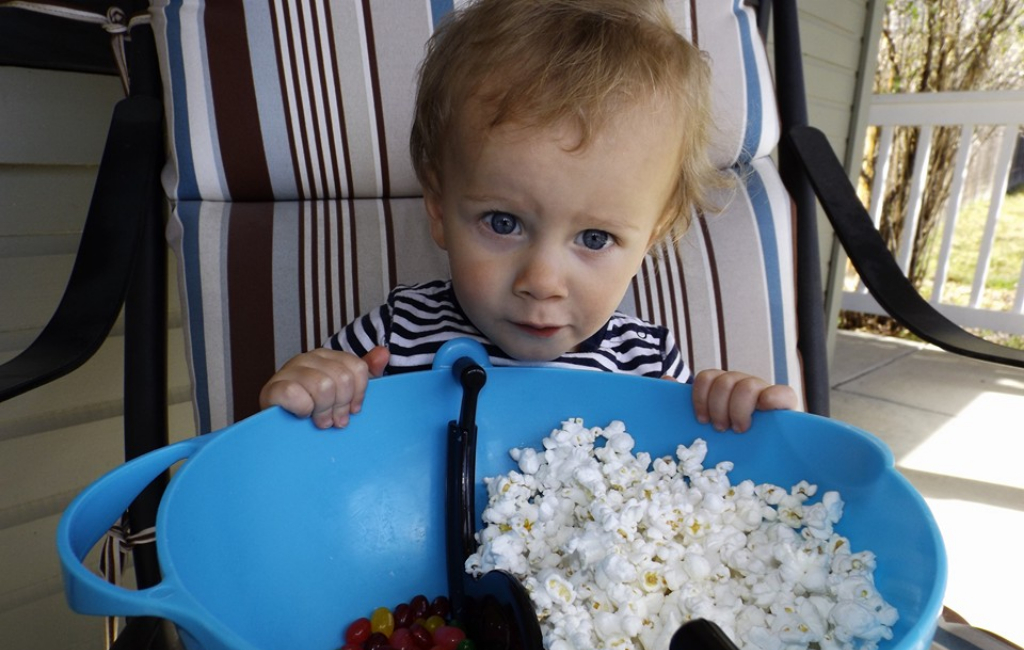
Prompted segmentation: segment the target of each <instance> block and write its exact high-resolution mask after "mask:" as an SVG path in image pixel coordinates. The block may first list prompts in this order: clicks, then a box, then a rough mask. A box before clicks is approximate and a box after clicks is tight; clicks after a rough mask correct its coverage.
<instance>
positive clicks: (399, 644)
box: [388, 627, 418, 650]
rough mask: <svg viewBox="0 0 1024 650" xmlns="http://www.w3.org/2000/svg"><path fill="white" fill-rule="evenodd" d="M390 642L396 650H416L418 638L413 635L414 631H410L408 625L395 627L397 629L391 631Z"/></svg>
mask: <svg viewBox="0 0 1024 650" xmlns="http://www.w3.org/2000/svg"><path fill="white" fill-rule="evenodd" d="M388 643H389V644H391V646H392V647H393V648H396V650H416V648H417V647H418V646H417V645H416V640H415V639H414V638H413V637H412V633H411V632H409V628H407V627H399V628H395V631H394V632H392V633H391V637H390V638H389V639H388Z"/></svg>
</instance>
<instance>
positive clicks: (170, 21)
mask: <svg viewBox="0 0 1024 650" xmlns="http://www.w3.org/2000/svg"><path fill="white" fill-rule="evenodd" d="M181 5H182V3H181V2H180V1H179V2H171V3H169V4H168V5H167V8H166V9H165V10H164V12H165V16H166V17H167V59H168V67H169V68H170V76H171V79H170V84H171V95H172V102H173V103H174V107H173V113H174V145H173V146H174V150H175V155H176V158H177V161H178V187H177V188H176V196H177V197H178V198H191V197H196V196H199V187H198V185H197V183H196V169H195V163H194V162H193V160H192V140H191V134H190V132H189V126H188V89H187V86H186V85H185V58H184V55H183V53H182V50H181V47H182V43H181Z"/></svg>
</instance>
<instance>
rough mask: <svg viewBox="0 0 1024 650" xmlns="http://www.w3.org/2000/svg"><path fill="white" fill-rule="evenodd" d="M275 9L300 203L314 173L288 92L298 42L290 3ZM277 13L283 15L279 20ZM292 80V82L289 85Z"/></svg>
mask: <svg viewBox="0 0 1024 650" xmlns="http://www.w3.org/2000/svg"><path fill="white" fill-rule="evenodd" d="M274 5H275V7H276V8H277V9H276V10H275V11H271V12H270V18H271V22H272V23H273V25H274V50H275V51H276V52H277V71H278V78H279V80H280V84H281V101H282V103H283V104H284V112H285V120H284V122H285V125H286V126H287V129H288V142H289V143H291V148H292V166H293V170H294V173H295V188H296V194H297V196H298V197H299V199H305V198H308V196H309V192H308V187H307V184H306V182H304V181H303V176H304V175H305V176H306V177H309V176H310V175H311V174H312V170H311V169H310V168H309V160H308V158H307V157H306V156H304V155H301V154H300V150H299V147H298V146H297V145H299V144H300V143H302V142H304V141H305V139H306V125H305V122H304V121H303V120H301V119H299V120H296V119H295V111H296V109H295V105H297V104H298V103H299V101H298V99H297V98H296V97H294V96H293V95H292V94H291V93H289V92H288V91H287V89H288V86H289V85H291V86H293V87H295V86H298V76H297V72H296V70H295V67H294V65H293V62H294V61H295V42H294V39H293V38H292V34H291V30H290V29H288V25H289V23H290V22H291V20H290V18H289V14H290V3H289V2H287V1H286V0H282V1H281V2H277V3H274ZM278 12H281V14H282V15H281V16H280V20H279V16H278ZM282 22H283V24H282ZM289 80H291V81H290V84H289ZM296 121H297V122H298V125H297V126H298V131H299V132H298V133H296V124H295V122H296ZM303 172H305V174H303ZM300 241H301V239H300ZM303 331H305V330H303Z"/></svg>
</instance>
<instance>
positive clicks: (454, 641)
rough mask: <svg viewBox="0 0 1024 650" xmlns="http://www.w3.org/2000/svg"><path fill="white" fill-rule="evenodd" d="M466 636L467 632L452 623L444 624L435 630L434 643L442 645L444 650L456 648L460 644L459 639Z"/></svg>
mask: <svg viewBox="0 0 1024 650" xmlns="http://www.w3.org/2000/svg"><path fill="white" fill-rule="evenodd" d="M465 638H466V633H465V632H463V631H462V630H460V629H459V628H457V627H452V626H451V625H442V626H441V627H439V628H437V629H436V630H434V643H436V644H437V645H439V646H441V647H442V648H443V649H444V650H455V648H456V646H458V645H459V641H462V640H463V639H465Z"/></svg>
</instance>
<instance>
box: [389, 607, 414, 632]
mask: <svg viewBox="0 0 1024 650" xmlns="http://www.w3.org/2000/svg"><path fill="white" fill-rule="evenodd" d="M394 615H395V627H396V628H400V627H409V626H410V625H412V622H413V620H414V619H415V618H416V617H415V616H413V615H412V607H410V606H409V605H408V603H402V604H400V605H397V606H395V611H394Z"/></svg>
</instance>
